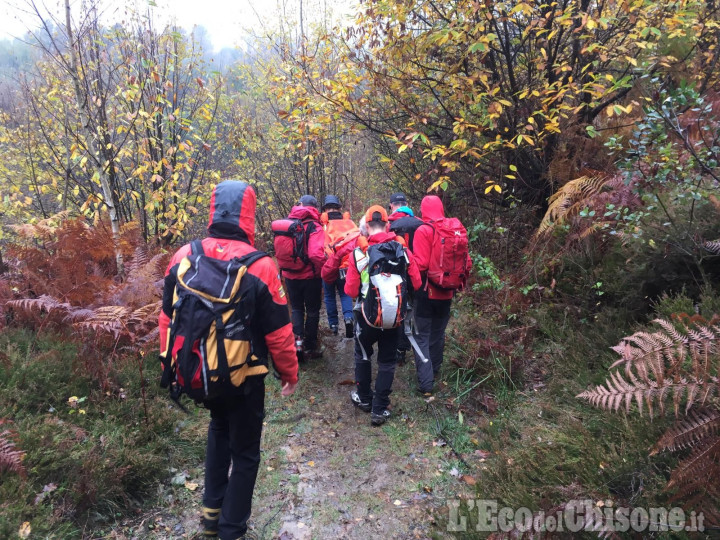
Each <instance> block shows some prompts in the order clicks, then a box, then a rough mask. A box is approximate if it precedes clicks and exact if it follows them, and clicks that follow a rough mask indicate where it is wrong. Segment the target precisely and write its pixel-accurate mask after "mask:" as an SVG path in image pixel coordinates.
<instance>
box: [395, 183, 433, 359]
mask: <svg viewBox="0 0 720 540" xmlns="http://www.w3.org/2000/svg"><path fill="white" fill-rule="evenodd" d="M390 211H391V214H390V215H389V216H388V220H389V221H390V232H392V233H395V234H396V235H397V236H400V237H402V238H404V239H405V245H406V246H407V247H408V248H409V249H410V251H412V250H413V241H414V238H415V231H417V230H418V228H419V227H420V226H421V225H424V222H423V220H422V219H420V218H418V217H415V213H414V212H413V211H412V209H411V208H410V207H409V206H408V203H407V200H406V199H405V194H403V193H393V194H392V195H390ZM409 350H410V342H409V341H408V338H407V336H406V335H405V333H404V332H400V334H399V336H398V344H397V352H396V355H397V361H398V365H400V366H403V365H405V356H406V355H407V352H408V351H409Z"/></svg>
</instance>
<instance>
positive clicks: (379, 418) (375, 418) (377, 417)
mask: <svg viewBox="0 0 720 540" xmlns="http://www.w3.org/2000/svg"><path fill="white" fill-rule="evenodd" d="M390 416H392V413H391V412H390V411H388V410H387V409H383V411H382V412H381V413H380V414H377V413H372V414H371V415H370V423H371V424H372V425H373V426H382V425H383V424H384V423H385V422H386V421H387V419H388V418H390Z"/></svg>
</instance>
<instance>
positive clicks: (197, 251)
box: [190, 239, 205, 255]
mask: <svg viewBox="0 0 720 540" xmlns="http://www.w3.org/2000/svg"><path fill="white" fill-rule="evenodd" d="M190 254H191V255H205V250H204V249H203V245H202V240H198V239H195V240H193V241H192V242H190Z"/></svg>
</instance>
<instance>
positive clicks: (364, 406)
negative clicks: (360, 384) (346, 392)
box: [350, 390, 372, 412]
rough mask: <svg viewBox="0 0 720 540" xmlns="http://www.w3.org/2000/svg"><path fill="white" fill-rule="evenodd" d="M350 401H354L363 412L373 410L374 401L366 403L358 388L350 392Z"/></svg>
mask: <svg viewBox="0 0 720 540" xmlns="http://www.w3.org/2000/svg"><path fill="white" fill-rule="evenodd" d="M350 401H352V404H353V405H355V406H356V407H357V408H358V409H360V410H361V411H363V412H370V411H372V403H370V402H367V403H364V402H363V401H362V400H361V399H360V396H359V395H358V393H357V390H353V391H352V392H350Z"/></svg>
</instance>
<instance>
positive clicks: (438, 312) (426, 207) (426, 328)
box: [413, 195, 472, 396]
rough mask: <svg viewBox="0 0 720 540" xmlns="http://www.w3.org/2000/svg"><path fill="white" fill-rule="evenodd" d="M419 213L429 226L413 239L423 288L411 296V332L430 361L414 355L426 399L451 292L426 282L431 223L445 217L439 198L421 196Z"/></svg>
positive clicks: (440, 354)
mask: <svg viewBox="0 0 720 540" xmlns="http://www.w3.org/2000/svg"><path fill="white" fill-rule="evenodd" d="M420 213H421V215H422V220H423V221H424V222H425V223H427V224H428V225H430V226H429V227H419V228H418V229H417V230H416V231H415V237H414V239H413V248H414V252H413V253H414V255H415V261H416V262H417V265H418V268H419V269H420V273H421V274H422V278H423V286H422V288H421V289H420V290H419V291H417V292H416V294H415V304H414V308H415V333H416V339H417V342H418V345H419V347H420V349H421V350H422V352H423V354H424V355H425V358H429V359H430V361H429V362H427V363H424V362H422V361H421V360H420V359H419V358H418V356H417V354H416V355H415V367H416V369H417V374H418V384H419V388H418V390H419V391H420V393H421V394H424V395H426V396H429V395H430V394H431V393H432V391H433V385H434V383H435V379H436V378H437V376H438V373H439V371H440V366H441V365H442V361H443V354H444V351H445V329H446V328H447V325H448V322H449V321H450V305H451V304H452V299H453V296H454V295H455V291H452V290H446V289H440V288H439V287H436V286H434V285H433V284H432V283H430V282H429V281H428V279H427V271H428V268H429V267H430V256H431V251H432V245H433V238H434V234H435V230H434V229H433V227H432V223H433V222H435V221H438V220H441V219H443V218H445V208H444V207H443V203H442V201H441V200H440V197H437V196H436V195H427V196H426V197H424V198H423V200H422V202H421V203H420ZM471 267H472V261H471V260H470V257H469V256H468V268H471Z"/></svg>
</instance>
